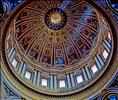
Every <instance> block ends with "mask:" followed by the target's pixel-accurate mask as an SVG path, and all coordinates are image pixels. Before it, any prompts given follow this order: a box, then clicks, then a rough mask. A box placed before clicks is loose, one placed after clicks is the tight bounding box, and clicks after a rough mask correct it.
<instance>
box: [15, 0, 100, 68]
mask: <svg viewBox="0 0 118 100" xmlns="http://www.w3.org/2000/svg"><path fill="white" fill-rule="evenodd" d="M69 3H70V1H69ZM46 4H47V5H46ZM70 4H71V5H68V7H66V5H65V4H63V2H61V1H58V2H56V4H55V5H56V6H57V7H56V8H53V6H52V5H51V4H50V2H44V1H37V2H33V3H32V4H31V5H29V6H27V7H26V8H25V9H23V10H22V11H21V12H20V13H19V14H18V15H17V18H16V22H15V26H16V37H15V38H16V41H17V42H18V45H19V47H20V48H22V50H21V52H23V54H24V55H26V56H27V58H28V59H29V60H30V61H31V62H32V63H35V64H37V65H39V66H42V67H44V68H48V69H50V68H53V69H60V70H61V69H62V70H63V69H64V68H66V67H70V66H73V67H74V66H75V65H77V64H78V63H79V62H80V61H82V60H83V59H84V58H86V57H87V56H88V55H89V53H90V52H91V49H92V48H93V47H94V46H95V44H96V41H97V38H98V34H99V24H98V18H97V14H96V12H95V10H94V9H93V8H92V7H91V6H88V5H87V4H86V3H84V2H83V5H80V4H81V2H71V3H70ZM44 5H45V6H44ZM53 14H56V15H57V16H55V17H57V18H56V19H55V18H53ZM58 21H59V22H58ZM53 22H54V23H53ZM55 23H57V24H55Z"/></svg>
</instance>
